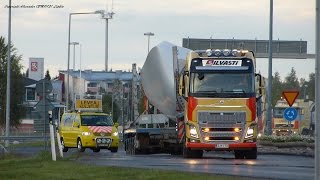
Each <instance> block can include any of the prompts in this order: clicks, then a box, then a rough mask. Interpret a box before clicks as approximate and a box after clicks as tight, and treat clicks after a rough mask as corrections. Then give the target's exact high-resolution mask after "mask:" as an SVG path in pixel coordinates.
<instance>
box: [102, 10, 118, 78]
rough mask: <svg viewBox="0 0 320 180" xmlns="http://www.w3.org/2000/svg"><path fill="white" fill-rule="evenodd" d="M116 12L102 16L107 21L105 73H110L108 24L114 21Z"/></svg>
mask: <svg viewBox="0 0 320 180" xmlns="http://www.w3.org/2000/svg"><path fill="white" fill-rule="evenodd" d="M114 14H115V13H114V12H107V11H106V13H104V14H102V19H105V20H106V37H105V69H104V70H105V71H106V72H107V71H108V22H109V19H112V17H113V15H114Z"/></svg>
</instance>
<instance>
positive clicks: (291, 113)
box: [283, 107, 298, 121]
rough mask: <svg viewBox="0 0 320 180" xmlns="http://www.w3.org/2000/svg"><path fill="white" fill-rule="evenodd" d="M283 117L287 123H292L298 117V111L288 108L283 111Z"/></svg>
mask: <svg viewBox="0 0 320 180" xmlns="http://www.w3.org/2000/svg"><path fill="white" fill-rule="evenodd" d="M283 117H284V118H285V119H286V120H287V121H293V120H295V119H296V118H297V117H298V111H297V110H296V109H295V108H293V107H289V108H287V109H285V110H284V112H283Z"/></svg>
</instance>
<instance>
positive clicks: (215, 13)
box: [0, 0, 315, 79]
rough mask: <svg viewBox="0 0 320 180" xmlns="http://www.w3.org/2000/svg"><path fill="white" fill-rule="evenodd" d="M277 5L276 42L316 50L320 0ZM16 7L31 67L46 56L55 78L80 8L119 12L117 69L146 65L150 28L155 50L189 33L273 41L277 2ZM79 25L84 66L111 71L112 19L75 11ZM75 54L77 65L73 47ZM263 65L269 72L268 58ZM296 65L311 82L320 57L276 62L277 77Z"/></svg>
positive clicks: (101, 0)
mask: <svg viewBox="0 0 320 180" xmlns="http://www.w3.org/2000/svg"><path fill="white" fill-rule="evenodd" d="M8 1H9V0H0V36H5V37H6V38H7V37H8V8H7V7H6V5H8ZM112 2H113V3H112ZM273 2H274V3H273V6H274V19H273V21H274V23H273V39H280V40H300V39H302V40H304V41H307V42H308V53H312V54H313V53H314V52H315V48H314V46H315V1H314V0H306V1H303V2H302V1H301V0H277V1H273ZM112 4H113V5H112ZM12 5H15V6H16V8H12V31H11V39H12V42H13V44H14V46H15V47H16V48H17V49H18V54H21V55H22V56H23V62H22V64H23V66H24V67H25V69H26V68H27V66H28V62H29V57H43V58H44V59H45V63H44V68H45V71H46V70H47V69H48V70H49V71H50V74H51V76H55V75H57V74H58V70H66V69H67V61H68V57H67V55H68V51H67V47H68V17H69V13H74V12H94V11H96V10H108V12H111V11H113V12H114V13H115V14H114V16H113V19H110V20H109V23H108V27H109V28H108V29H109V33H108V35H109V40H108V42H109V43H108V44H109V69H110V68H112V69H113V70H117V69H122V70H129V69H131V65H132V63H137V65H138V67H142V65H143V63H144V61H145V59H146V56H147V49H148V39H147V36H144V33H145V32H153V33H154V34H155V35H154V36H151V37H150V48H152V47H153V46H155V45H157V44H159V43H160V42H162V41H169V42H171V43H173V44H176V45H178V46H181V45H182V38H187V37H190V38H210V36H212V38H214V39H227V38H230V39H231V38H235V39H254V38H257V39H264V40H268V39H269V7H270V6H269V5H270V1H269V0H259V1H257V0H242V1H239V0H223V1H221V0H201V1H199V0H162V1H159V0H113V1H112V0H95V1H92V0H12ZM23 5H25V6H29V8H27V7H25V6H23ZM37 5H53V6H58V7H59V8H43V7H42V8H41V7H38V8H37ZM30 7H34V8H30ZM71 24H72V25H71V42H73V41H75V42H80V43H81V45H82V51H81V52H82V53H81V54H82V56H81V57H82V58H81V59H82V69H93V70H104V67H105V65H104V62H105V51H104V50H105V32H106V31H105V24H106V21H105V20H104V19H101V16H100V15H98V14H90V15H73V16H72V20H71ZM70 53H71V56H70V68H72V67H73V57H72V55H73V47H72V48H71V51H70ZM79 56H80V52H79V47H76V64H75V67H76V68H75V69H79V68H80V62H79V61H80V60H79V59H80V58H79ZM257 64H258V70H259V71H261V72H262V73H263V75H267V74H266V73H267V72H268V64H267V59H262V60H261V62H260V63H257ZM291 67H294V68H295V70H296V71H297V75H298V77H302V78H306V79H307V78H308V75H309V73H311V72H314V71H315V63H314V60H293V61H292V60H275V61H274V63H273V74H274V72H275V71H277V72H279V73H280V76H281V77H284V76H286V75H287V74H288V73H289V72H290V70H291Z"/></svg>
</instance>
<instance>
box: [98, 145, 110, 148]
mask: <svg viewBox="0 0 320 180" xmlns="http://www.w3.org/2000/svg"><path fill="white" fill-rule="evenodd" d="M98 146H99V147H109V146H110V144H98Z"/></svg>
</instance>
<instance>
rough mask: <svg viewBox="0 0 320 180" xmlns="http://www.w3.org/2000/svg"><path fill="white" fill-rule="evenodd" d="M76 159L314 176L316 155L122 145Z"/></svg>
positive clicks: (289, 179) (296, 178)
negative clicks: (190, 154)
mask: <svg viewBox="0 0 320 180" xmlns="http://www.w3.org/2000/svg"><path fill="white" fill-rule="evenodd" d="M69 151H70V150H69ZM74 153H77V152H76V150H75V149H72V150H71V151H70V152H67V153H65V156H68V155H71V154H74ZM76 161H80V162H83V163H89V164H93V165H100V166H119V167H135V168H149V169H150V168H152V169H163V170H176V171H188V172H200V173H213V174H221V175H232V176H239V177H241V176H243V177H249V178H248V179H260V178H261V179H283V180H309V179H310V180H311V179H314V159H313V158H312V157H303V156H292V155H270V154H268V155H267V154H261V155H259V156H258V159H256V160H238V159H234V155H233V153H230V152H218V153H217V152H208V153H205V154H204V157H203V158H202V159H184V158H182V156H172V155H169V154H153V155H126V153H125V151H124V150H122V149H119V151H118V152H117V153H111V152H110V151H108V150H101V151H100V152H99V153H93V152H92V151H91V150H90V149H86V151H85V152H83V153H80V154H79V155H78V156H77V158H76Z"/></svg>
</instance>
